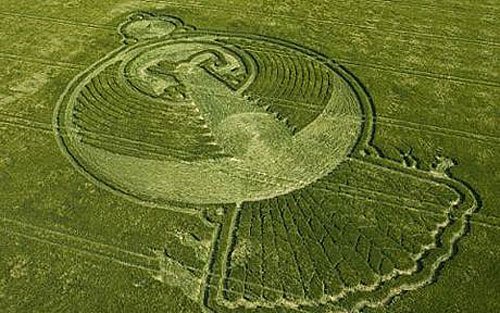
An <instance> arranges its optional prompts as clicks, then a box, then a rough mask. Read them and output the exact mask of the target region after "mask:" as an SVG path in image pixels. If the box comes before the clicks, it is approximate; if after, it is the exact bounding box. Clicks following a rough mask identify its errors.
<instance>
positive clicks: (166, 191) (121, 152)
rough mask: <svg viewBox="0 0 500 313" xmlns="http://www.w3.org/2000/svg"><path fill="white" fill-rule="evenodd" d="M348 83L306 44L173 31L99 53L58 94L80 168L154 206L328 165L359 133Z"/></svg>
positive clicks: (304, 178)
mask: <svg viewBox="0 0 500 313" xmlns="http://www.w3.org/2000/svg"><path fill="white" fill-rule="evenodd" d="M361 115H362V109H361V106H360V104H359V103H358V101H357V97H356V94H355V92H354V91H353V90H352V89H351V88H350V85H349V84H348V82H346V81H345V80H344V78H343V77H342V76H341V75H340V74H339V73H338V72H336V70H334V69H333V68H332V67H331V65H330V64H328V63H327V62H325V61H323V60H322V59H321V58H319V57H316V56H315V55H314V53H312V52H308V53H305V52H302V51H298V50H296V49H292V48H290V47H287V46H286V45H281V44H279V43H275V42H270V41H259V40H255V39H248V38H244V37H239V36H226V35H214V34H204V35H200V34H195V33H192V34H190V33H182V34H180V35H177V36H175V35H172V36H170V38H168V39H163V40H146V41H145V42H143V43H141V44H137V45H133V46H130V47H126V48H125V49H122V50H120V51H119V52H118V53H115V54H113V55H110V56H108V57H107V58H105V59H104V60H102V61H101V62H99V63H98V64H97V65H95V66H94V67H92V68H91V69H89V70H88V71H87V72H86V73H84V74H83V75H82V76H81V78H80V79H78V80H77V81H75V82H74V83H73V84H72V86H71V87H70V88H69V91H68V93H67V95H66V96H65V97H63V100H62V103H61V108H60V118H59V122H60V125H59V129H60V134H61V137H62V138H61V139H62V141H63V143H64V145H65V147H66V149H67V151H68V152H69V153H70V155H71V157H72V158H73V159H74V160H75V162H76V163H77V164H78V165H79V167H80V168H82V169H83V170H84V171H85V172H86V173H88V174H90V175H91V176H92V177H94V178H95V179H97V180H98V181H100V182H101V183H104V184H105V185H107V186H108V187H111V188H112V189H114V190H115V191H118V192H120V193H122V194H125V195H127V196H129V197H132V198H135V199H138V200H141V201H143V202H147V203H150V204H153V205H162V204H165V203H170V202H172V201H173V202H181V203H191V204H211V203H240V202H243V201H249V200H258V199H266V198H272V197H275V196H277V195H280V194H286V193H288V192H290V191H292V190H295V189H298V188H301V187H303V186H305V185H308V184H310V183H311V182H313V181H315V180H316V179H318V178H319V177H321V176H323V175H325V174H326V173H328V172H331V171H332V170H333V169H334V168H335V167H336V166H338V164H339V163H341V162H342V161H343V160H344V159H345V158H346V156H347V155H348V154H349V152H350V151H351V149H352V148H353V146H354V145H355V143H356V141H357V139H358V137H359V136H360V132H361V128H362V116H361Z"/></svg>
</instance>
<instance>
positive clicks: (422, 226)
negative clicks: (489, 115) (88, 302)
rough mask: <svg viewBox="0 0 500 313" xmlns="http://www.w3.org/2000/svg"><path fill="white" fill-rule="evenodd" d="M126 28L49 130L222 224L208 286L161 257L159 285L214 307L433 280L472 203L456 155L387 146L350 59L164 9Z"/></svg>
mask: <svg viewBox="0 0 500 313" xmlns="http://www.w3.org/2000/svg"><path fill="white" fill-rule="evenodd" d="M119 32H120V34H121V35H122V37H123V38H124V44H123V46H122V47H120V48H118V49H117V50H115V51H113V52H111V53H110V54H109V55H107V56H106V57H104V58H103V59H101V60H99V61H98V62H96V63H95V64H94V65H93V66H91V67H90V68H89V69H88V70H86V71H85V72H83V73H82V74H80V75H79V76H77V77H76V78H75V79H74V80H73V81H72V82H71V84H70V85H69V86H68V88H67V89H66V91H65V93H64V94H63V95H62V96H61V99H60V101H59V103H58V107H57V110H56V113H55V120H54V128H55V130H56V132H57V135H58V141H59V144H60V146H61V148H62V150H63V151H64V152H65V154H66V155H67V156H68V157H69V158H70V160H71V161H72V162H73V164H74V165H75V167H76V168H77V169H79V170H80V171H81V172H82V173H84V174H85V175H86V176H87V177H89V178H90V179H91V180H93V181H94V182H95V183H96V184H98V185H100V186H102V187H105V188H107V189H108V190H111V191H112V192H115V193H117V194H119V195H121V196H124V197H127V198H129V199H130V200H132V201H136V202H139V203H141V204H144V205H148V206H154V207H159V208H170V209H171V208H172V206H174V207H176V208H177V209H176V210H179V211H182V212H186V213H189V214H197V215H199V216H200V218H202V219H204V220H205V221H206V222H207V223H208V224H210V225H211V226H212V227H213V229H214V232H213V241H212V243H211V247H210V248H209V253H208V254H200V255H198V258H199V259H203V261H204V262H205V269H204V271H203V273H202V277H201V279H200V278H198V276H196V275H194V274H193V273H192V272H191V271H190V269H189V268H187V267H185V266H183V263H182V262H178V261H176V260H175V257H173V256H171V255H168V254H166V255H161V253H160V259H161V262H160V267H161V269H162V271H163V276H162V277H161V280H162V281H163V282H165V283H169V284H172V285H178V286H184V288H181V289H182V291H183V292H185V293H186V295H187V296H188V297H190V298H192V299H198V300H199V301H200V305H201V306H202V308H203V309H204V310H205V311H206V312H215V313H223V312H296V311H298V312H311V313H312V312H324V313H327V312H357V311H359V310H361V309H363V308H364V307H368V306H372V307H375V306H382V305H384V304H385V303H387V302H388V301H389V300H390V299H392V298H394V297H395V296H397V295H400V294H402V293H403V292H405V291H410V290H414V289H417V288H420V287H422V286H425V285H426V284H429V283H432V282H433V280H434V279H435V277H436V272H437V270H438V269H439V268H440V266H441V265H442V264H443V262H445V261H447V260H448V259H449V258H450V257H451V256H452V254H453V249H454V245H455V243H456V241H457V240H458V239H459V238H460V237H461V236H462V235H463V234H464V232H465V229H466V224H467V219H468V216H469V215H470V214H471V213H472V212H473V211H474V210H476V209H477V207H478V201H477V199H476V197H475V194H474V193H473V192H472V191H471V190H470V189H469V188H468V187H467V186H466V185H464V184H463V183H461V182H460V181H458V180H456V179H454V178H452V177H450V175H449V174H448V169H449V167H450V166H452V165H453V162H452V161H450V160H448V159H445V158H442V157H440V158H439V159H438V160H437V162H436V164H435V166H434V168H433V170H432V171H425V170H422V169H420V168H419V167H418V166H417V165H418V164H416V161H415V160H414V159H413V158H412V157H411V156H408V155H406V156H405V160H406V161H407V162H406V163H397V162H395V161H391V160H387V159H384V158H383V157H380V156H379V155H378V153H377V149H376V147H374V145H373V144H372V142H371V139H372V135H373V132H374V127H375V115H374V111H373V103H372V99H371V98H370V96H369V94H368V92H367V90H366V89H365V88H364V86H363V85H362V83H361V82H360V81H359V80H358V79H357V78H356V77H354V76H353V75H352V74H351V73H350V72H349V71H348V70H347V69H346V68H344V67H343V66H341V65H340V64H338V63H336V62H334V61H331V60H330V59H328V58H327V57H325V56H322V55H320V54H319V53H316V52H314V51H311V50H309V49H306V48H303V47H300V46H297V45H295V44H292V43H289V42H286V41H282V40H278V39H273V38H268V37H264V36H258V35H243V34H231V33H224V32H217V31H208V30H196V29H195V28H194V27H192V26H189V25H185V24H184V23H183V22H182V21H181V20H180V19H178V18H176V17H171V16H166V15H160V14H154V13H144V12H141V13H136V14H133V15H131V16H130V17H129V19H128V20H127V21H126V22H125V23H123V24H122V25H120V28H119ZM410 161H411V162H410ZM181 280H182V282H181ZM186 286H188V287H186Z"/></svg>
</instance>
